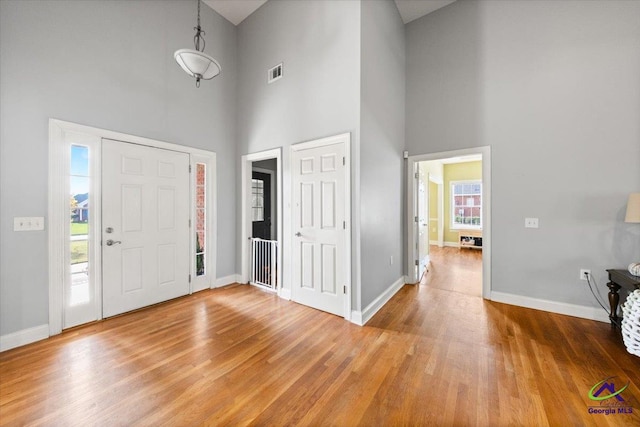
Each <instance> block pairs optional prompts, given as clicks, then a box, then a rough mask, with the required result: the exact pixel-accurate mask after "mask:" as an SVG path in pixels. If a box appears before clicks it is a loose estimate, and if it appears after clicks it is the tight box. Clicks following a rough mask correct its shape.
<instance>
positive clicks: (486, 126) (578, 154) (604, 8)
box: [406, 1, 640, 306]
mask: <svg viewBox="0 0 640 427" xmlns="http://www.w3.org/2000/svg"><path fill="white" fill-rule="evenodd" d="M638 22H640V2H628V1H620V2H619V1H591V2H583V1H575V2H569V1H549V2H544V1H535V2H532V1H509V2H506V1H483V2H468V1H458V2H455V3H453V4H452V5H450V6H447V7H445V8H443V9H440V10H439V11H437V12H435V13H433V14H431V15H427V16H426V17H423V18H421V19H419V20H416V21H414V22H412V23H410V24H408V25H407V28H406V35H407V58H408V61H407V104H406V109H407V123H406V132H407V148H408V149H409V150H410V152H411V154H422V153H433V152H440V151H447V150H453V149H459V148H466V147H474V146H484V145H490V146H491V150H492V184H493V185H492V202H493V203H492V216H493V222H492V235H491V239H492V250H493V254H492V261H493V262H492V274H493V277H492V285H493V290H494V291H501V292H507V293H513V294H519V295H524V296H530V297H535V298H542V299H548V300H552V301H558V302H566V303H572V304H578V305H586V306H589V305H594V306H595V302H594V301H593V297H592V296H591V295H590V293H589V291H588V288H587V287H586V286H585V282H581V281H579V280H578V276H579V269H580V268H589V269H591V270H592V273H593V274H594V275H595V277H596V281H597V283H598V285H599V287H600V289H601V290H603V293H604V291H606V288H605V287H604V284H605V282H606V273H605V272H604V269H605V268H611V267H617V268H622V267H625V266H626V265H627V264H628V263H630V262H631V261H634V260H638V259H640V228H639V227H638V225H637V224H625V223H624V222H623V218H624V209H625V206H626V199H627V196H628V194H629V193H631V192H634V191H640V167H638V164H639V161H640V120H638V118H639V117H640V78H639V77H638V76H640V49H639V46H640V25H638ZM529 216H530V217H538V218H540V228H539V229H537V230H531V229H525V228H524V218H525V217H529Z"/></svg>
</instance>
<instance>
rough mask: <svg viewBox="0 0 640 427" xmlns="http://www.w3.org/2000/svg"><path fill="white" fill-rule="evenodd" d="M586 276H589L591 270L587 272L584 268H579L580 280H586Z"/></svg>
mask: <svg viewBox="0 0 640 427" xmlns="http://www.w3.org/2000/svg"><path fill="white" fill-rule="evenodd" d="M587 276H591V270H587V269H586V268H581V269H580V280H587Z"/></svg>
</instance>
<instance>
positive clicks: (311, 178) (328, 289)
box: [291, 142, 348, 316]
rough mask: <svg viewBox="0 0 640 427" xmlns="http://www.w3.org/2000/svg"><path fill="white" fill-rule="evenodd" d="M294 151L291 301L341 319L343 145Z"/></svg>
mask: <svg viewBox="0 0 640 427" xmlns="http://www.w3.org/2000/svg"><path fill="white" fill-rule="evenodd" d="M293 149H294V151H293V153H292V163H291V164H292V182H293V219H292V225H293V228H292V230H293V233H294V237H293V248H292V250H293V284H292V297H293V300H294V301H296V302H299V303H301V304H304V305H308V306H310V307H313V308H317V309H319V310H323V311H326V312H329V313H333V314H337V315H339V316H344V311H345V308H344V299H345V286H346V284H347V283H348V278H347V277H346V266H345V254H346V233H347V231H346V230H345V228H346V217H345V203H344V199H345V184H346V182H345V181H346V179H345V165H344V156H345V143H344V142H340V143H335V142H334V143H333V144H331V145H323V146H317V147H312V148H306V149H298V148H296V147H293Z"/></svg>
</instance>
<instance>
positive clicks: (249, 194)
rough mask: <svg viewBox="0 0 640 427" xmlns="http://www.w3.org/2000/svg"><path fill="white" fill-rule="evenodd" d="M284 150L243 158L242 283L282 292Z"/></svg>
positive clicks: (264, 152)
mask: <svg viewBox="0 0 640 427" xmlns="http://www.w3.org/2000/svg"><path fill="white" fill-rule="evenodd" d="M281 206H282V160H281V150H280V149H275V150H269V151H263V152H260V153H254V154H249V155H245V156H242V249H241V250H242V279H241V280H242V282H243V283H249V284H251V285H254V286H258V287H260V288H263V289H266V290H271V291H275V292H278V293H280V292H281V289H282V285H281V284H282V273H281V268H279V266H281V265H282V263H281V261H282V254H281V252H282V248H281V244H280V242H281V241H282V211H281Z"/></svg>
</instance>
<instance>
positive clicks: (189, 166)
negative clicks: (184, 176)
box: [189, 165, 191, 173]
mask: <svg viewBox="0 0 640 427" xmlns="http://www.w3.org/2000/svg"><path fill="white" fill-rule="evenodd" d="M189 173H191V165H189Z"/></svg>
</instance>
